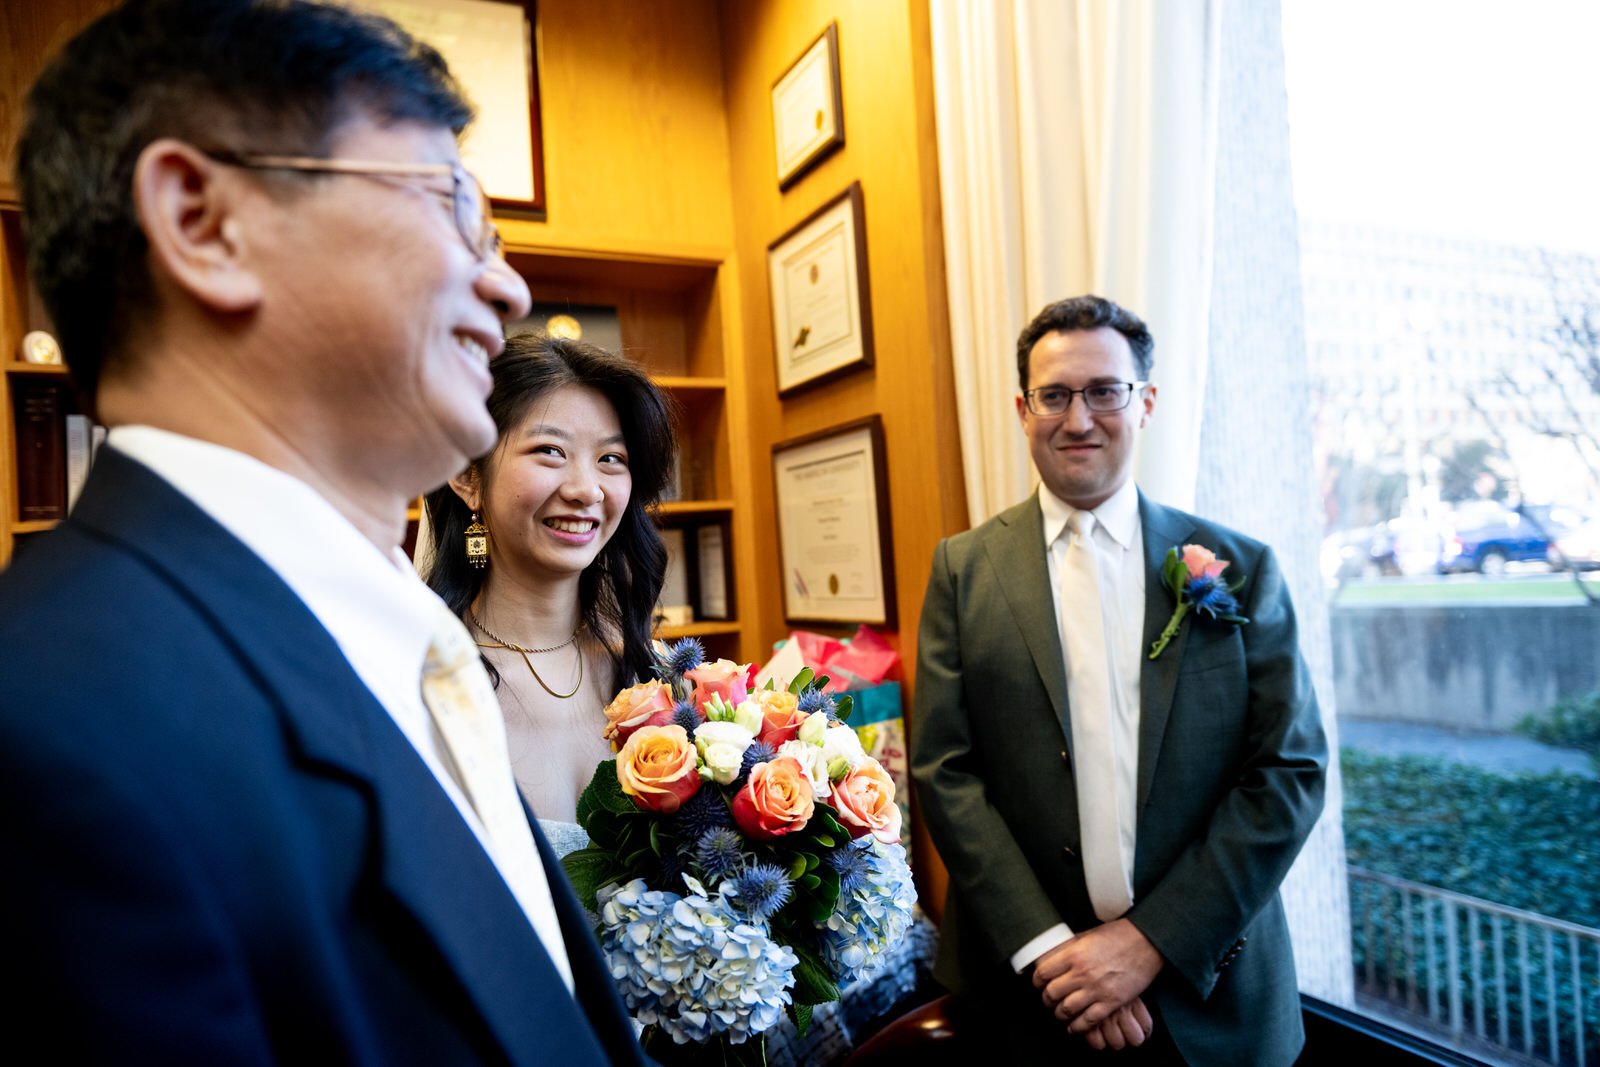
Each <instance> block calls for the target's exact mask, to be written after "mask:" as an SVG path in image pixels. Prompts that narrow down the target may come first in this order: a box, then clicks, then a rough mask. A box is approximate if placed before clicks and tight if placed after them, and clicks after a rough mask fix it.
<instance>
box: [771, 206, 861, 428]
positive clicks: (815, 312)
mask: <svg viewBox="0 0 1600 1067" xmlns="http://www.w3.org/2000/svg"><path fill="white" fill-rule="evenodd" d="M767 280H768V285H769V290H770V293H771V297H772V347H773V355H774V358H775V359H776V360H777V376H778V395H779V396H788V395H789V394H791V393H793V392H794V391H795V390H797V389H800V388H802V387H807V386H812V385H819V384H821V383H822V382H825V381H831V380H832V379H834V378H837V377H839V376H840V375H843V374H848V373H849V372H851V371H854V370H859V369H861V368H863V367H870V366H872V360H873V352H872V301H871V281H870V278H869V277H868V273H867V224H866V208H865V205H864V203H863V198H862V195H861V183H860V182H851V183H850V186H849V188H847V189H846V190H845V191H844V192H842V193H840V194H839V195H838V196H836V197H834V198H833V199H832V200H829V201H828V202H827V203H826V204H823V205H822V206H821V207H820V208H818V209H817V210H816V211H814V212H812V213H811V214H810V215H808V216H807V217H806V218H805V219H804V220H802V221H801V222H800V223H799V225H797V226H795V227H794V228H793V229H791V230H789V232H788V233H785V234H784V235H783V236H782V237H779V238H778V239H777V240H776V241H773V242H772V243H771V244H770V245H768V246H767Z"/></svg>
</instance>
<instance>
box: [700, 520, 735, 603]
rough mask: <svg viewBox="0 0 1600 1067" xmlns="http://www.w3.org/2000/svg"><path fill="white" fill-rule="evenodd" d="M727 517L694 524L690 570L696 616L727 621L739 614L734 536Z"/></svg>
mask: <svg viewBox="0 0 1600 1067" xmlns="http://www.w3.org/2000/svg"><path fill="white" fill-rule="evenodd" d="M731 534H732V530H731V529H730V524H729V523H728V521H727V520H726V519H722V520H713V521H710V522H703V523H701V524H700V525H698V526H696V527H694V529H693V531H692V532H691V536H692V537H693V539H694V554H695V558H694V566H693V567H692V568H691V569H690V585H691V588H692V589H693V597H692V599H693V603H694V615H695V618H696V619H700V620H707V621H726V620H728V619H732V618H735V617H737V610H736V604H735V601H734V592H733V538H732V536H731Z"/></svg>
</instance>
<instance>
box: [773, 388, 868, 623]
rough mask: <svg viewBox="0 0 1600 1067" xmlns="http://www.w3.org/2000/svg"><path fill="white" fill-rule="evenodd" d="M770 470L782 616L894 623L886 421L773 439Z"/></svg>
mask: <svg viewBox="0 0 1600 1067" xmlns="http://www.w3.org/2000/svg"><path fill="white" fill-rule="evenodd" d="M772 476H773V477H772V481H773V489H774V492H775V493H776V494H777V505H778V508H777V511H778V515H777V517H778V555H779V562H780V566H781V567H782V571H783V615H784V618H785V619H787V620H788V621H789V622H791V623H843V624H854V623H863V622H865V623H874V624H876V625H879V626H887V627H891V628H892V627H894V625H895V596H894V566H893V549H892V545H893V538H892V536H891V533H890V523H889V482H888V478H887V472H886V467H885V461H884V442H883V420H882V419H881V418H880V417H879V416H877V415H871V416H868V417H867V418H865V419H858V420H856V421H854V422H849V423H845V424H844V425H842V426H836V427H833V428H831V429H827V430H823V431H821V432H819V433H814V434H809V435H807V436H805V437H796V438H793V439H791V440H788V441H781V442H779V443H778V444H776V445H773V446H772Z"/></svg>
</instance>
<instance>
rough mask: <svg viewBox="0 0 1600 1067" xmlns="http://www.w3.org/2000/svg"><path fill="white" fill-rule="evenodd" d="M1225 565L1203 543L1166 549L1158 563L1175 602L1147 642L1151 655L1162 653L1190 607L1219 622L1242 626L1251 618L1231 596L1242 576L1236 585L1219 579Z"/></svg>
mask: <svg viewBox="0 0 1600 1067" xmlns="http://www.w3.org/2000/svg"><path fill="white" fill-rule="evenodd" d="M1180 553H1181V554H1180ZM1227 569H1228V561H1227V560H1225V559H1218V558H1217V554H1216V553H1215V552H1213V551H1211V550H1210V549H1209V548H1205V547H1204V546H1202V545H1184V546H1183V548H1182V549H1177V548H1169V549H1167V561H1166V562H1165V563H1163V564H1162V565H1161V580H1162V581H1163V582H1165V583H1166V586H1167V588H1168V589H1171V590H1172V595H1173V597H1174V598H1175V599H1176V600H1177V602H1178V606H1177V607H1175V608H1173V609H1172V618H1170V619H1168V620H1167V627H1166V629H1164V630H1162V631H1161V636H1160V637H1158V638H1156V641H1155V644H1153V645H1151V646H1150V658H1151V659H1155V658H1156V657H1157V656H1159V655H1161V650H1162V649H1164V648H1166V647H1167V642H1168V641H1171V640H1172V639H1173V638H1174V637H1176V636H1177V634H1178V627H1179V626H1180V625H1182V624H1183V617H1184V616H1185V615H1187V614H1189V609H1190V608H1194V609H1195V610H1196V611H1198V612H1200V614H1202V615H1209V616H1210V617H1211V618H1213V619H1218V620H1220V621H1222V622H1231V623H1235V624H1237V625H1241V626H1242V625H1243V624H1245V623H1247V622H1249V621H1250V620H1249V619H1247V618H1245V617H1244V616H1243V615H1240V614H1239V602H1238V601H1237V600H1235V599H1233V594H1234V593H1236V592H1238V591H1239V588H1240V586H1242V585H1244V580H1243V579H1240V581H1239V582H1238V584H1236V585H1232V586H1230V585H1228V583H1227V582H1225V581H1223V580H1222V572H1223V571H1225V570H1227Z"/></svg>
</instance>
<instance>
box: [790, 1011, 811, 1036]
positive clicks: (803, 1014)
mask: <svg viewBox="0 0 1600 1067" xmlns="http://www.w3.org/2000/svg"><path fill="white" fill-rule="evenodd" d="M794 1028H795V1032H796V1033H798V1034H799V1035H800V1036H801V1037H805V1036H806V1031H807V1030H809V1029H811V1005H809V1004H796V1005H795V1006H794Z"/></svg>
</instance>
